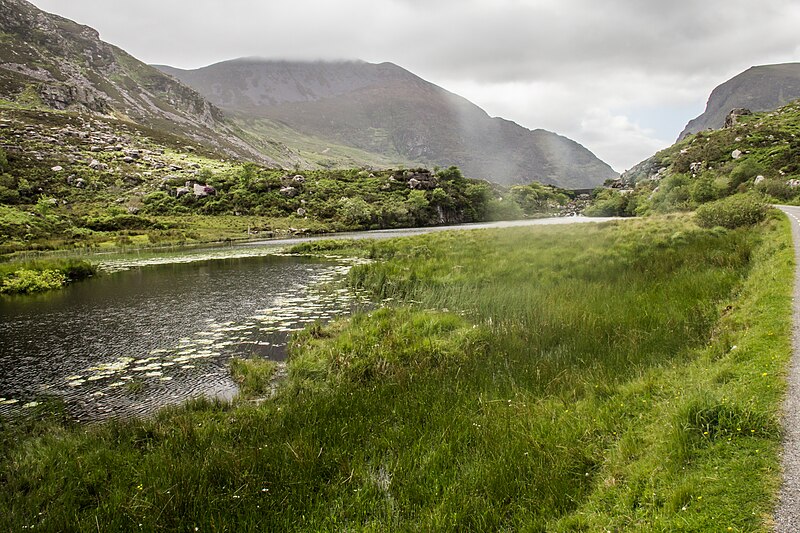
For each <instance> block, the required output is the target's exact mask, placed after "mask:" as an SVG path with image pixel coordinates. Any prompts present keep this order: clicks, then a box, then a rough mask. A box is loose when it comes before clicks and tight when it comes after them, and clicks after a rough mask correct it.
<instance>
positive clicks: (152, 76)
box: [0, 0, 267, 162]
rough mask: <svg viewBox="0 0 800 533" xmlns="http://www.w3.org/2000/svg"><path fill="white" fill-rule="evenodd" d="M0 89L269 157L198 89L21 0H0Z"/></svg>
mask: <svg viewBox="0 0 800 533" xmlns="http://www.w3.org/2000/svg"><path fill="white" fill-rule="evenodd" d="M0 97H2V98H5V99H7V100H12V101H23V102H25V103H41V104H44V105H46V106H48V107H51V108H54V109H60V110H76V111H86V112H93V113H101V114H105V115H111V116H113V117H115V118H122V119H125V120H130V121H133V122H137V123H139V124H143V125H146V126H149V127H153V128H157V129H162V130H166V131H169V132H172V133H181V134H183V135H185V136H187V137H190V138H192V139H193V140H194V141H196V142H201V143H205V144H208V145H212V146H214V147H216V148H218V149H220V150H221V151H223V152H225V153H227V154H229V155H232V156H240V157H248V158H251V159H257V160H261V161H264V162H267V161H266V160H265V158H264V157H263V156H262V155H261V154H260V153H259V151H258V150H257V149H256V148H254V147H253V146H251V145H249V144H248V143H246V142H244V141H243V140H242V139H241V138H239V137H238V136H237V134H236V133H235V132H234V131H233V130H232V129H231V127H230V126H229V125H227V124H226V123H225V119H224V116H223V114H222V112H221V111H220V110H219V109H218V108H217V107H216V106H214V105H212V104H211V103H210V102H209V101H208V100H206V99H205V98H203V97H202V96H201V95H200V94H198V93H197V92H196V91H194V90H193V89H190V88H189V87H186V86H185V85H182V84H181V83H179V82H177V81H176V80H174V79H173V78H171V77H170V76H166V75H164V74H163V73H161V72H160V71H158V70H156V69H154V68H152V67H150V66H148V65H146V64H144V63H142V62H140V61H138V60H137V59H135V58H133V57H132V56H130V55H128V54H127V53H126V52H124V51H123V50H120V49H119V48H117V47H115V46H112V45H110V44H108V43H105V42H103V41H101V40H100V36H99V34H98V32H97V31H96V30H94V29H93V28H90V27H88V26H82V25H80V24H77V23H75V22H73V21H71V20H68V19H65V18H62V17H59V16H56V15H52V14H49V13H45V12H43V11H41V10H39V9H37V8H36V7H35V6H33V5H32V4H30V3H28V2H26V1H25V0H0Z"/></svg>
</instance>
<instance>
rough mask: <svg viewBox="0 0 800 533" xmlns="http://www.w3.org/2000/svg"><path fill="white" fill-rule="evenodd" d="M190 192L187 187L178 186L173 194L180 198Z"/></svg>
mask: <svg viewBox="0 0 800 533" xmlns="http://www.w3.org/2000/svg"><path fill="white" fill-rule="evenodd" d="M190 192H192V191H191V190H190V189H189V188H188V187H178V189H177V190H176V191H175V196H176V197H177V198H180V197H181V196H184V195H186V194H189V193H190Z"/></svg>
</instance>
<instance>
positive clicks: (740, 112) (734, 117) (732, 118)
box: [723, 107, 753, 128]
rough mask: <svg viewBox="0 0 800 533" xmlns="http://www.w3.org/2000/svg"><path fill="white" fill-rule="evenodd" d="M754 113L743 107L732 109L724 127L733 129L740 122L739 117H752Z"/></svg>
mask: <svg viewBox="0 0 800 533" xmlns="http://www.w3.org/2000/svg"><path fill="white" fill-rule="evenodd" d="M752 114H753V112H752V111H750V110H749V109H745V108H743V107H737V108H736V109H731V111H730V113H728V114H727V115H726V116H725V124H724V125H723V127H724V128H732V127H734V126H736V124H737V123H738V122H739V117H746V116H747V115H752Z"/></svg>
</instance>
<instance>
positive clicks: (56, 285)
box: [0, 269, 67, 294]
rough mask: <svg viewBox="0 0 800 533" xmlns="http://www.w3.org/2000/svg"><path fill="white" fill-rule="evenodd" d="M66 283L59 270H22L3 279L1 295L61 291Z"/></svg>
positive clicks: (0, 288)
mask: <svg viewBox="0 0 800 533" xmlns="http://www.w3.org/2000/svg"><path fill="white" fill-rule="evenodd" d="M66 282H67V278H66V276H64V274H62V273H61V272H59V271H58V270H27V269H20V270H17V271H15V272H14V273H13V274H11V275H9V276H7V277H6V278H5V279H3V284H2V285H1V286H0V293H4V294H30V293H33V292H43V291H49V290H52V289H60V288H61V287H63V286H64V284H65V283H66Z"/></svg>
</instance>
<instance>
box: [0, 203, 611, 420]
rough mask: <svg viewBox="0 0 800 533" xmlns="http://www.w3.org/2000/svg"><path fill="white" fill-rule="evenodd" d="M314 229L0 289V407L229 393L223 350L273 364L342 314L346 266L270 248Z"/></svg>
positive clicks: (113, 408)
mask: <svg viewBox="0 0 800 533" xmlns="http://www.w3.org/2000/svg"><path fill="white" fill-rule="evenodd" d="M595 220H597V219H587V218H583V217H574V218H558V219H541V220H535V221H516V222H499V223H490V224H467V225H463V226H456V227H436V228H417V229H410V230H409V229H405V230H389V231H377V232H361V233H357V234H340V235H335V237H337V238H344V237H349V238H390V237H399V236H406V235H415V234H419V233H427V232H431V231H442V230H446V229H483V228H496V227H511V226H525V225H544V224H569V223H577V222H592V221H595ZM600 220H608V219H600ZM315 238H324V237H306V238H299V239H290V240H283V241H269V242H263V243H247V244H243V245H238V246H233V247H231V246H228V247H219V248H213V249H205V250H179V251H174V252H166V253H165V252H143V253H138V254H130V255H116V256H113V255H109V256H95V257H93V258H92V260H94V261H100V266H101V268H102V270H104V271H105V272H106V273H107V275H104V276H99V277H97V278H95V279H92V280H89V281H86V282H82V283H77V284H75V285H72V286H69V287H67V288H66V289H64V290H62V291H55V292H52V293H48V294H44V295H39V296H25V297H14V298H8V297H6V298H0V414H3V413H9V412H17V411H20V410H22V411H24V410H25V409H26V408H27V407H32V406H33V405H34V404H35V402H36V401H37V400H39V399H41V398H42V397H43V396H44V395H49V396H56V397H59V398H61V399H63V400H64V401H65V403H66V405H67V409H68V411H69V413H70V414H71V415H72V416H74V417H75V418H77V419H79V420H100V419H104V418H109V417H119V416H129V415H135V414H147V413H151V412H153V411H155V410H156V409H158V408H159V407H161V406H164V405H167V404H175V403H180V402H182V401H183V400H186V399H188V398H191V397H197V396H211V397H223V398H231V397H232V396H233V395H234V394H235V393H236V385H235V384H234V382H233V381H232V380H231V377H230V374H229V371H228V364H229V361H230V359H231V357H233V356H245V357H247V356H252V355H257V356H261V357H267V358H270V359H273V360H277V361H281V360H283V359H284V358H285V356H286V352H285V350H286V342H287V340H288V337H289V335H290V334H291V332H292V331H296V330H299V329H302V328H303V327H305V326H306V325H308V324H309V323H312V322H314V321H317V320H321V321H326V320H329V319H331V318H335V317H338V316H343V315H347V314H349V313H350V312H351V311H352V309H353V307H354V306H357V305H358V301H357V298H356V297H355V296H354V295H353V294H351V293H350V292H349V291H347V290H345V289H331V288H330V282H331V281H333V280H336V279H339V278H340V277H341V276H343V275H344V274H345V273H346V272H347V271H348V270H349V268H350V267H351V266H352V263H348V262H343V261H341V260H338V261H337V260H335V259H333V258H331V259H329V260H320V259H311V258H303V257H294V256H282V255H280V253H279V248H278V247H279V246H281V245H288V244H293V243H297V242H304V241H309V240H314V239H315ZM327 238H330V237H327ZM326 284H327V285H328V287H327V289H326Z"/></svg>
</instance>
